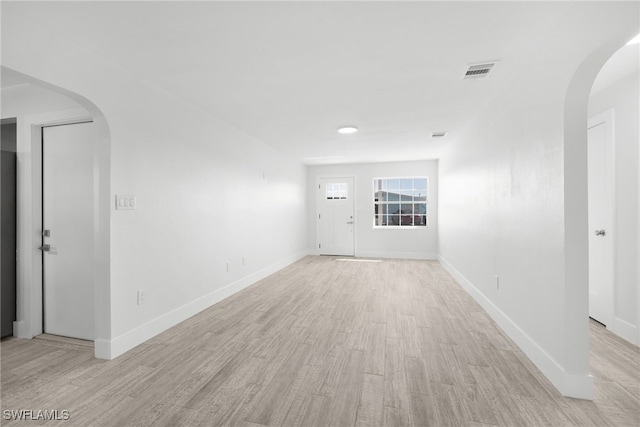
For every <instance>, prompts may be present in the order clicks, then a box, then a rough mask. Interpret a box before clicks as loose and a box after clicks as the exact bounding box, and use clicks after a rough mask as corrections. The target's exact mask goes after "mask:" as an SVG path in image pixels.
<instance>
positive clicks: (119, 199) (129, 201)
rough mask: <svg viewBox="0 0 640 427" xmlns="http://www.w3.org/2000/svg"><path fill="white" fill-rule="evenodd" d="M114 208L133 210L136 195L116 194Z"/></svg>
mask: <svg viewBox="0 0 640 427" xmlns="http://www.w3.org/2000/svg"><path fill="white" fill-rule="evenodd" d="M116 209H117V210H130V211H132V210H135V209H136V196H130V195H128V196H127V195H121V194H118V195H116Z"/></svg>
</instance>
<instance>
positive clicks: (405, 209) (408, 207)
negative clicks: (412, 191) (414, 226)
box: [400, 203, 413, 215]
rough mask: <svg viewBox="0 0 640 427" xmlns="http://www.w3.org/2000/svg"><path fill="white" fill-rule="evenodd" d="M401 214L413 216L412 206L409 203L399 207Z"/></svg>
mask: <svg viewBox="0 0 640 427" xmlns="http://www.w3.org/2000/svg"><path fill="white" fill-rule="evenodd" d="M400 209H401V213H402V214H403V215H411V214H413V205H412V204H409V203H403V204H402V205H400Z"/></svg>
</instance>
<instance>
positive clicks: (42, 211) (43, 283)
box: [39, 117, 96, 338]
mask: <svg viewBox="0 0 640 427" xmlns="http://www.w3.org/2000/svg"><path fill="white" fill-rule="evenodd" d="M86 123H92V124H93V118H91V117H88V118H86V119H84V120H82V119H78V120H74V121H71V122H69V123H67V122H62V123H56V124H47V125H42V126H39V129H40V156H39V157H40V168H39V172H40V182H39V183H40V201H41V203H40V230H44V229H45V203H44V200H45V192H44V188H45V178H44V175H45V173H44V172H45V157H44V153H45V129H48V128H55V127H60V126H74V125H81V124H86ZM92 131H93V133H94V134H95V127H93V128H92ZM94 151H95V150H94ZM93 157H94V159H93V163H92V168H93V169H95V155H94V156H93ZM93 175H95V173H94V174H93ZM94 178H95V177H94ZM92 199H93V201H94V203H93V205H94V208H95V199H96V189H95V186H93V191H92ZM92 222H93V226H92V228H93V229H94V230H95V228H96V223H95V222H96V221H95V215H93V217H92ZM40 236H41V237H40V239H41V240H40V242H41V243H40V246H42V245H44V244H45V236H44V234H43V233H42V232H41V233H40ZM92 237H93V239H92V240H93V241H94V242H92V246H94V247H95V236H92ZM41 260H42V274H41V276H40V278H41V289H42V301H41V306H42V332H43V333H47V331H46V329H47V328H46V325H47V322H46V301H45V297H46V290H47V289H46V287H45V286H46V280H45V265H46V263H45V260H46V254H45V253H44V252H42V251H41ZM94 270H95V269H94ZM93 287H94V290H93V292H92V293H93V294H95V283H93ZM93 304H94V310H93V311H94V313H95V298H94V301H93ZM93 321H94V324H95V319H93ZM93 334H94V338H95V328H94V330H93Z"/></svg>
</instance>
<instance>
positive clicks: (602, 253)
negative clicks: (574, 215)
mask: <svg viewBox="0 0 640 427" xmlns="http://www.w3.org/2000/svg"><path fill="white" fill-rule="evenodd" d="M589 125H590V127H589V130H588V199H589V202H588V209H589V316H590V317H592V318H593V319H595V320H597V321H599V322H601V323H603V324H605V325H607V324H610V322H611V320H612V317H613V229H612V225H613V203H614V201H613V141H612V138H611V137H610V132H611V129H610V128H609V127H610V126H611V125H612V120H607V116H601V115H599V116H597V117H594V118H593V119H591V120H590V121H589Z"/></svg>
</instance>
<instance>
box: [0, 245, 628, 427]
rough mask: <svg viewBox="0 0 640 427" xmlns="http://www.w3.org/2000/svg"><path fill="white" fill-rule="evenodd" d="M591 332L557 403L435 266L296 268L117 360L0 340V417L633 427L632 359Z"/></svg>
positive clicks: (45, 341) (68, 347)
mask: <svg viewBox="0 0 640 427" xmlns="http://www.w3.org/2000/svg"><path fill="white" fill-rule="evenodd" d="M591 328H592V331H591V332H592V335H591V337H592V338H591V340H592V341H591V344H592V345H591V347H592V356H591V361H592V370H593V374H594V377H595V384H596V389H595V390H596V396H595V400H594V401H592V402H589V401H581V400H574V399H567V398H564V397H562V396H561V395H560V394H559V393H558V392H557V391H556V390H555V389H554V387H553V386H552V385H551V384H550V383H549V382H548V381H547V380H546V379H545V378H544V377H543V376H542V375H541V374H540V372H539V371H538V370H537V369H536V368H535V366H533V364H532V363H531V362H530V361H529V360H528V359H527V358H526V357H525V356H524V355H523V354H522V353H521V352H520V351H519V350H518V348H517V347H516V346H515V345H514V344H513V343H512V342H511V341H510V340H509V338H507V337H506V336H505V335H504V334H503V333H502V332H501V331H500V330H499V329H498V327H497V326H496V325H495V323H494V322H493V321H492V320H491V319H490V318H489V317H488V316H487V314H486V313H485V312H484V311H483V310H482V309H481V308H480V306H478V305H477V304H476V303H475V302H474V301H473V299H472V298H471V297H470V296H469V295H468V294H467V293H466V292H465V291H464V290H463V289H462V288H461V287H460V286H459V285H458V284H457V283H456V282H455V281H454V280H453V279H452V278H451V277H450V276H449V275H448V274H447V272H446V271H445V270H444V269H443V268H442V267H441V266H440V265H439V264H438V263H437V262H435V261H412V260H382V261H381V262H345V261H339V260H338V259H337V258H333V257H307V258H304V259H302V260H300V261H299V262H297V263H295V264H293V265H291V266H290V267H288V268H286V269H284V270H282V271H280V272H278V273H276V274H274V275H272V276H270V277H268V278H266V279H264V280H262V281H261V282H259V283H257V284H255V285H254V286H252V287H250V288H248V289H245V290H244V291H242V292H240V293H238V294H236V295H234V296H232V297H230V298H228V299H226V300H225V301H223V302H221V303H219V304H216V305H215V306H213V307H211V308H209V309H208V310H205V311H204V312H202V313H200V314H198V315H196V316H194V317H192V318H191V319H188V320H187V321H185V322H183V323H181V324H179V325H177V326H175V327H173V328H171V329H170V330H168V331H166V332H165V333H163V334H161V335H159V336H157V337H155V338H153V339H151V340H149V341H147V342H146V343H144V344H142V345H140V346H138V347H136V348H135V349H133V350H131V351H129V352H128V353H126V354H124V355H122V356H120V357H119V358H117V359H116V360H112V361H103V360H97V359H94V358H93V349H92V348H90V347H88V346H87V345H86V343H74V342H73V340H56V339H52V338H51V337H49V338H47V337H42V338H40V339H33V340H22V339H8V340H4V341H2V344H1V356H2V361H1V367H2V372H1V386H2V392H1V395H2V402H1V405H0V406H1V409H2V410H3V411H4V410H20V409H31V410H34V411H36V410H58V411H62V410H68V411H69V416H70V419H69V420H68V421H64V422H62V421H49V422H43V421H38V422H26V421H13V420H4V419H3V420H2V425H6V426H10V425H20V426H25V425H41V424H42V425H51V424H54V425H70V426H71V425H74V426H76V425H77V426H89V425H96V426H179V425H189V426H190V425H193V426H198V425H206V426H218V425H241V426H254V427H258V426H280V425H282V426H305V427H313V426H332V427H340V426H381V425H384V426H410V425H411V426H458V425H469V426H488V425H498V426H520V425H522V426H525V425H527V426H543V425H544V426H609V425H610V426H638V425H639V424H640V352H639V350H638V347H635V346H633V345H631V344H629V343H627V342H625V341H623V340H622V339H620V338H618V337H616V336H613V335H612V334H610V333H609V332H607V331H606V329H604V328H602V327H601V326H599V325H597V324H596V323H595V322H594V323H592V327H591ZM3 414H4V412H3Z"/></svg>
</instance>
